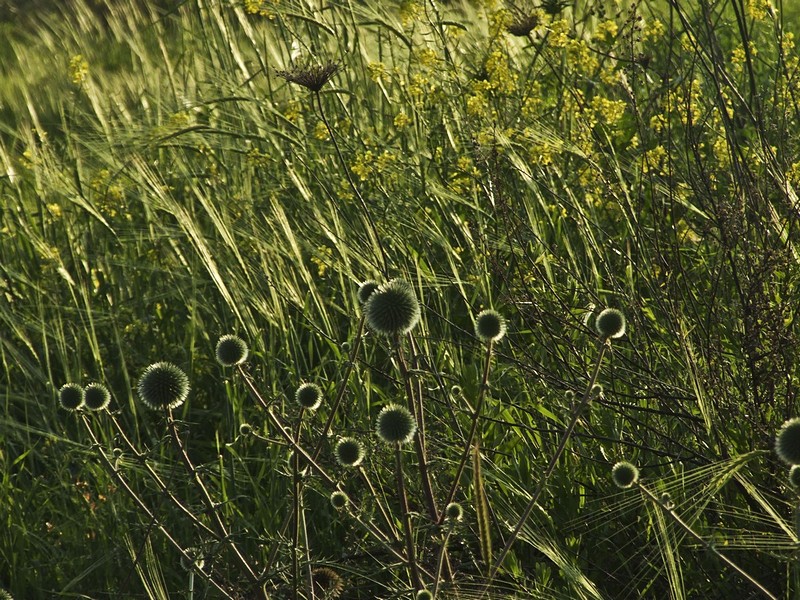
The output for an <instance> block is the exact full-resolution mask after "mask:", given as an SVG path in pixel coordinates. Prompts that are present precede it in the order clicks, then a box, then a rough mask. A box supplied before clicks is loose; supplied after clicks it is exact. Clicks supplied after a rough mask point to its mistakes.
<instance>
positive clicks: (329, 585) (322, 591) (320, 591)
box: [311, 567, 344, 600]
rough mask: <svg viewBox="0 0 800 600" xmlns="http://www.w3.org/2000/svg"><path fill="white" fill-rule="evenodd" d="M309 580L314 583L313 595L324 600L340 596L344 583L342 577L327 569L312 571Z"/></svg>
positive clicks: (321, 568)
mask: <svg viewBox="0 0 800 600" xmlns="http://www.w3.org/2000/svg"><path fill="white" fill-rule="evenodd" d="M311 579H312V581H313V582H314V595H315V596H316V597H317V598H325V600H334V599H335V598H338V597H339V596H341V595H342V591H343V590H344V582H343V581H342V576H341V575H339V574H338V573H337V572H336V571H334V570H333V569H331V568H329V567H318V568H316V569H312V571H311Z"/></svg>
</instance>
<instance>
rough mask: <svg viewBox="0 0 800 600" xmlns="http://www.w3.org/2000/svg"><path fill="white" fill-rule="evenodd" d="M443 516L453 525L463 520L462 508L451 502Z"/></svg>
mask: <svg viewBox="0 0 800 600" xmlns="http://www.w3.org/2000/svg"><path fill="white" fill-rule="evenodd" d="M444 514H445V516H446V517H447V520H448V521H450V522H452V523H455V522H457V521H460V520H461V519H462V518H464V508H463V507H462V506H461V505H460V504H459V503H458V502H451V503H450V504H448V505H447V507H446V508H445V509H444Z"/></svg>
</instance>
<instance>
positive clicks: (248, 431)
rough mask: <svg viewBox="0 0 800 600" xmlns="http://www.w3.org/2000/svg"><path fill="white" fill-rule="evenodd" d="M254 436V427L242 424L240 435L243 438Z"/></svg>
mask: <svg viewBox="0 0 800 600" xmlns="http://www.w3.org/2000/svg"><path fill="white" fill-rule="evenodd" d="M252 434H253V426H252V425H250V423H242V424H241V425H239V435H241V436H242V437H247V436H248V435H252Z"/></svg>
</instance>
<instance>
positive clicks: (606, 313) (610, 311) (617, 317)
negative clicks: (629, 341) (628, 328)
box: [594, 308, 625, 340]
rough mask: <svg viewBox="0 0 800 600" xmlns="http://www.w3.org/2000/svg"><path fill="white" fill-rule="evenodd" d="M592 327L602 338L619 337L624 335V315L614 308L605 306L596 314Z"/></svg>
mask: <svg viewBox="0 0 800 600" xmlns="http://www.w3.org/2000/svg"><path fill="white" fill-rule="evenodd" d="M594 327H595V329H597V333H599V334H600V337H601V338H603V339H604V340H607V339H609V338H621V337H622V336H623V335H625V315H623V314H622V311H620V310H617V309H616V308H607V309H605V310H603V311H601V312H600V314H599V315H597V319H595V321H594Z"/></svg>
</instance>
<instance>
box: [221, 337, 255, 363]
mask: <svg viewBox="0 0 800 600" xmlns="http://www.w3.org/2000/svg"><path fill="white" fill-rule="evenodd" d="M248 352H249V350H248V349H247V344H246V343H245V341H244V340H243V339H242V338H240V337H239V336H236V335H231V334H228V335H223V336H222V337H221V338H219V341H218V342H217V349H216V354H217V362H218V363H219V364H221V365H222V366H223V367H234V366H236V365H240V364H242V363H243V362H244V361H246V360H247V355H248Z"/></svg>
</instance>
